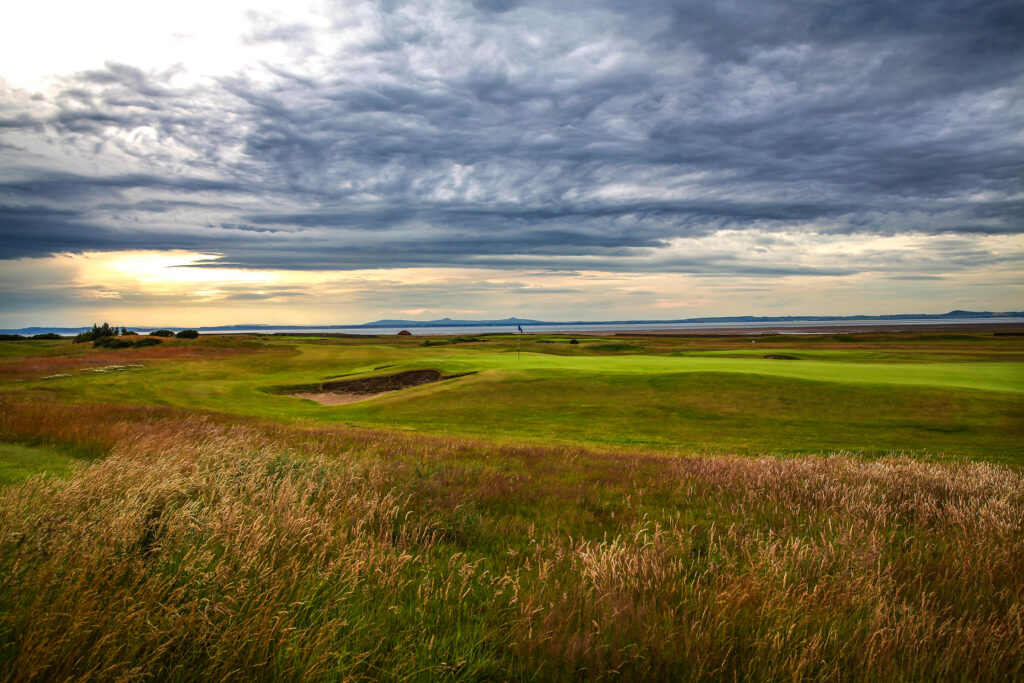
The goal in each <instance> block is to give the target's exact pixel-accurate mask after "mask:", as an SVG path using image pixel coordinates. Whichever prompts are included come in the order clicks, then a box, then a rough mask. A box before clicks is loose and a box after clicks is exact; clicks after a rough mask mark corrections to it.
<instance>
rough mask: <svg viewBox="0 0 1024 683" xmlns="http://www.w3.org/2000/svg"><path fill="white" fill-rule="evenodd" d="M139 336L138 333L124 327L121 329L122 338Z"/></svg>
mask: <svg viewBox="0 0 1024 683" xmlns="http://www.w3.org/2000/svg"><path fill="white" fill-rule="evenodd" d="M138 335H139V333H138V332H132V331H131V330H129V329H128V328H127V327H122V328H121V336H122V337H137V336H138Z"/></svg>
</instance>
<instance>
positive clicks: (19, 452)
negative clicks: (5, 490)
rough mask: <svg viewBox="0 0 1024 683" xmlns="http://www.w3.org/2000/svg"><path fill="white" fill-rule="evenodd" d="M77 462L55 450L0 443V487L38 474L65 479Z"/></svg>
mask: <svg viewBox="0 0 1024 683" xmlns="http://www.w3.org/2000/svg"><path fill="white" fill-rule="evenodd" d="M78 462H81V461H80V460H79V459H78V458H75V457H73V456H70V455H68V454H67V453H64V452H62V451H60V450H58V449H56V448H49V447H46V446H25V445H22V444H11V443H0V486H3V485H6V484H13V483H14V482H18V481H21V480H23V479H27V478H28V477H31V476H35V475H38V474H45V475H48V476H55V477H65V476H67V475H68V474H70V472H71V470H72V468H73V467H74V465H75V463H78Z"/></svg>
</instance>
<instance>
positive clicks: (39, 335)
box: [32, 332, 64, 339]
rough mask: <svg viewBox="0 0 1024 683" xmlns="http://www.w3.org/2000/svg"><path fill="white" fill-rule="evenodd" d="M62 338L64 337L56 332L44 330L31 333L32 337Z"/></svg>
mask: <svg viewBox="0 0 1024 683" xmlns="http://www.w3.org/2000/svg"><path fill="white" fill-rule="evenodd" d="M63 338H64V337H62V336H60V335H59V334H57V333H56V332H44V333H43V334H33V335H32V339H63Z"/></svg>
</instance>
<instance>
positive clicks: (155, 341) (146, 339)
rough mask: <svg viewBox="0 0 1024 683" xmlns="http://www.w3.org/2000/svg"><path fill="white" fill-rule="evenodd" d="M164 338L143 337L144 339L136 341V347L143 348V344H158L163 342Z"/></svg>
mask: <svg viewBox="0 0 1024 683" xmlns="http://www.w3.org/2000/svg"><path fill="white" fill-rule="evenodd" d="M163 343H164V340H163V339H157V338H156V337H143V338H142V339H140V340H138V341H137V342H135V348H137V349H138V348H142V347H143V346H156V345H157V344H163Z"/></svg>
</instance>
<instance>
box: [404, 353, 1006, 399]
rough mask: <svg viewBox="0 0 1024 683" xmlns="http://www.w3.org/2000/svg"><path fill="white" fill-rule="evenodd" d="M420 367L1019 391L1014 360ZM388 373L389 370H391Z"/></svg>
mask: <svg viewBox="0 0 1024 683" xmlns="http://www.w3.org/2000/svg"><path fill="white" fill-rule="evenodd" d="M415 363H416V364H418V365H423V366H424V367H428V366H434V365H436V366H437V367H438V369H441V370H443V371H446V372H467V371H471V370H484V369H499V370H512V371H527V372H530V371H567V370H568V371H575V372H579V373H581V374H593V373H604V374H607V373H630V374H659V375H660V374H676V373H683V372H722V373H746V374H755V375H771V376H775V377H786V378H790V379H806V380H816V381H821V382H837V383H856V384H900V385H913V386H922V387H939V388H950V389H972V390H977V391H999V392H1010V393H1018V394H1019V393H1024V365H1021V364H1019V363H920V364H893V363H835V362H828V361H813V360H795V361H793V360H770V359H763V358H749V359H748V358H709V357H683V358H674V357H663V356H614V357H608V356H581V357H566V356H550V355H545V354H535V353H524V354H522V355H521V357H519V358H517V357H516V355H515V354H510V353H500V354H489V353H480V354H473V355H467V356H463V357H457V358H456V357H453V356H451V355H446V356H441V357H435V358H421V359H418V360H416V361H415ZM388 371H389V372H390V371H392V370H391V369H390V368H389V370H388Z"/></svg>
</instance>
